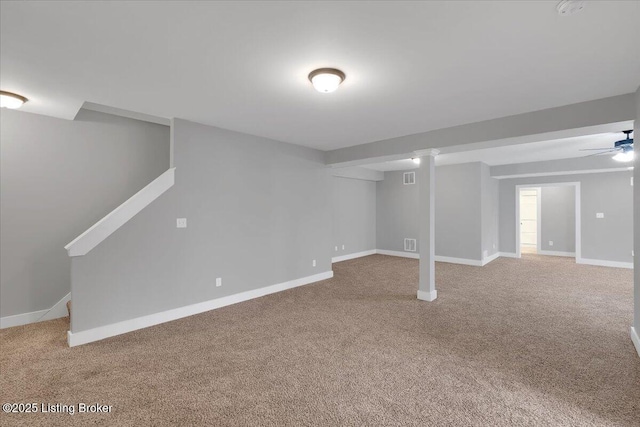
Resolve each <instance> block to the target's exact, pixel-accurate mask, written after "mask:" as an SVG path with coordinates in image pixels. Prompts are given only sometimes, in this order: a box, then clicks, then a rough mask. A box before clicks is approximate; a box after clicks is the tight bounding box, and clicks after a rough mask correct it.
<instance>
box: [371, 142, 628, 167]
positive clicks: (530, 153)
mask: <svg viewBox="0 0 640 427" xmlns="http://www.w3.org/2000/svg"><path fill="white" fill-rule="evenodd" d="M632 136H633V135H632ZM624 138H625V135H624V134H622V133H604V134H598V135H587V136H580V137H575V138H564V139H556V140H552V141H542V142H532V143H528V144H516V145H506V146H502V147H494V148H485V149H481V150H469V151H461V152H457V153H443V154H440V155H438V156H437V157H436V164H437V165H439V166H440V165H453V164H458V163H469V162H484V163H486V164H488V165H489V166H497V165H508V164H513V163H529V162H541V161H546V160H559V159H571V158H576V157H583V156H588V155H591V154H594V153H597V152H598V151H587V152H585V151H580V150H581V149H591V148H606V147H611V148H613V144H614V142H616V141H618V140H621V139H624ZM609 155H610V156H613V154H609ZM362 167H364V168H367V169H372V170H378V171H382V172H388V171H397V170H408V169H415V168H416V165H415V164H414V163H413V161H411V159H404V160H394V161H389V162H381V163H372V164H367V165H362Z"/></svg>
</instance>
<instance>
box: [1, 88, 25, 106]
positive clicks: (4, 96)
mask: <svg viewBox="0 0 640 427" xmlns="http://www.w3.org/2000/svg"><path fill="white" fill-rule="evenodd" d="M27 101H28V99H27V98H25V97H24V96H22V95H18V94H17V93H12V92H5V91H4V90H0V108H10V109H12V110H15V109H16V108H20V107H22V104H24V103H25V102H27Z"/></svg>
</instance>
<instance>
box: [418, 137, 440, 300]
mask: <svg viewBox="0 0 640 427" xmlns="http://www.w3.org/2000/svg"><path fill="white" fill-rule="evenodd" d="M438 153H439V151H438V150H435V149H430V150H419V151H416V152H415V153H414V156H415V157H417V158H420V167H419V168H418V170H417V171H416V181H417V184H418V193H419V195H418V215H419V218H420V232H419V239H418V247H419V249H420V282H419V285H418V299H420V300H424V301H433V300H435V299H436V297H437V296H438V291H436V279H435V277H436V275H435V268H436V263H435V256H436V254H435V241H436V230H435V199H436V164H435V159H436V156H437V155H438Z"/></svg>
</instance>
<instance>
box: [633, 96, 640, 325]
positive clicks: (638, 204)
mask: <svg viewBox="0 0 640 427" xmlns="http://www.w3.org/2000/svg"><path fill="white" fill-rule="evenodd" d="M635 98H636V120H635V123H634V126H633V136H634V141H635V138H640V137H639V136H638V135H640V87H638V90H637V91H636V96H635ZM634 164H635V168H634V169H635V170H638V167H640V156H638V155H637V154H636V159H635V161H634ZM633 179H634V180H635V182H634V186H633V188H634V190H633V200H634V201H633V220H634V222H635V224H637V225H636V226H635V227H634V233H635V235H634V239H633V240H634V247H635V251H636V252H637V251H638V249H640V188H639V187H638V185H637V184H638V180H636V179H635V176H634V178H633ZM633 303H634V316H633V325H634V327H635V329H636V333H638V334H640V258H639V257H638V256H635V257H634V292H633Z"/></svg>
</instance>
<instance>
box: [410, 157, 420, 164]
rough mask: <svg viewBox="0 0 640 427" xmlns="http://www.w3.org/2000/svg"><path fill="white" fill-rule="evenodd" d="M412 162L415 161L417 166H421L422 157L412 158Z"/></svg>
mask: <svg viewBox="0 0 640 427" xmlns="http://www.w3.org/2000/svg"><path fill="white" fill-rule="evenodd" d="M411 160H412V161H413V163H415V164H416V165H419V164H420V157H412V158H411Z"/></svg>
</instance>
